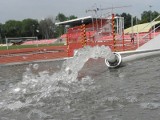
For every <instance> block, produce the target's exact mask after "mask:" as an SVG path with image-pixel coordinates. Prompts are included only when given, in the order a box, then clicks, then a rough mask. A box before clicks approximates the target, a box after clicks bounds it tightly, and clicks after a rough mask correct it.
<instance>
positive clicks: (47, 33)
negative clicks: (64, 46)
mask: <svg viewBox="0 0 160 120" xmlns="http://www.w3.org/2000/svg"><path fill="white" fill-rule="evenodd" d="M54 21H55V20H54V19H53V18H46V19H44V20H41V21H40V22H39V29H40V33H41V35H42V38H44V39H49V38H54V36H55V22H54Z"/></svg>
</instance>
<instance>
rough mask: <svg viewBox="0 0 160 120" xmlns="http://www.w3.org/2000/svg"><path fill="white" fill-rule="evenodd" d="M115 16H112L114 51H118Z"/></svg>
mask: <svg viewBox="0 0 160 120" xmlns="http://www.w3.org/2000/svg"><path fill="white" fill-rule="evenodd" d="M114 18H115V17H114V14H112V36H113V51H116V40H115V21H114Z"/></svg>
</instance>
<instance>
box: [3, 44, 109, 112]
mask: <svg viewBox="0 0 160 120" xmlns="http://www.w3.org/2000/svg"><path fill="white" fill-rule="evenodd" d="M110 52H111V50H110V49H109V47H105V46H101V47H99V46H95V47H93V48H92V47H89V46H86V47H84V48H82V49H79V50H77V51H75V55H74V57H73V58H71V59H68V60H66V61H65V62H64V64H63V65H62V67H61V70H60V71H59V72H56V73H54V74H53V75H49V72H48V71H42V72H39V73H38V74H37V75H34V74H33V72H32V70H38V68H39V65H38V64H34V65H32V64H31V65H29V66H28V68H26V72H25V73H24V75H23V80H22V81H20V82H19V83H18V84H16V85H15V87H13V88H12V89H11V90H9V97H8V98H7V99H8V102H6V103H5V104H4V106H6V107H5V108H7V109H8V108H10V109H12V110H15V109H19V108H21V107H26V106H32V105H35V104H39V103H40V102H41V100H43V99H46V98H50V96H52V98H57V97H60V98H62V99H63V98H67V97H68V96H71V93H78V92H80V91H88V90H94V89H96V87H97V86H94V85H93V84H94V81H93V80H92V79H91V78H90V77H88V76H86V77H84V78H82V79H83V80H82V81H77V76H78V72H79V71H80V70H81V69H82V67H83V66H84V64H85V63H86V62H87V61H88V59H90V58H94V59H97V58H99V57H102V58H106V57H107V56H109V53H110ZM86 84H87V85H86ZM85 85H86V86H87V87H85ZM66 101H67V100H66ZM66 101H65V102H66ZM69 102H70V100H68V102H66V104H68V103H69ZM17 103H18V105H17ZM15 105H16V107H15Z"/></svg>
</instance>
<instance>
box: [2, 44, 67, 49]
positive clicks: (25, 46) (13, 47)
mask: <svg viewBox="0 0 160 120" xmlns="http://www.w3.org/2000/svg"><path fill="white" fill-rule="evenodd" d="M62 45H64V43H55V44H39V45H13V46H8V50H12V49H22V48H35V47H47V46H62ZM0 50H7V46H0Z"/></svg>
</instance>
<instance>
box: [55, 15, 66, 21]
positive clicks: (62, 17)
mask: <svg viewBox="0 0 160 120" xmlns="http://www.w3.org/2000/svg"><path fill="white" fill-rule="evenodd" d="M66 20H67V17H66V16H65V15H64V14H62V13H59V14H58V15H57V16H56V21H58V22H63V21H66Z"/></svg>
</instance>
